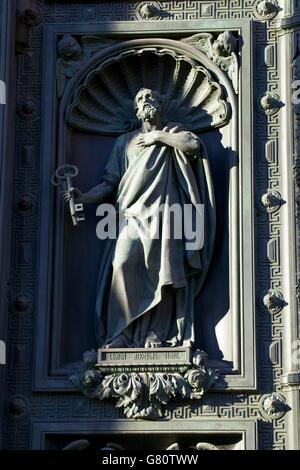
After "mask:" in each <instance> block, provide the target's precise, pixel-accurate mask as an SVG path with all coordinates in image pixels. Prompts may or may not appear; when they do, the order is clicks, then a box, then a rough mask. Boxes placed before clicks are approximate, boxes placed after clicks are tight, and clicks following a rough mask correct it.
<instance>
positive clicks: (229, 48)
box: [182, 31, 239, 93]
mask: <svg viewBox="0 0 300 470" xmlns="http://www.w3.org/2000/svg"><path fill="white" fill-rule="evenodd" d="M182 41H183V42H186V43H187V44H190V45H192V46H194V47H196V48H197V49H199V50H200V51H201V52H204V54H206V55H207V57H209V59H211V60H212V61H213V62H214V63H215V64H216V65H217V66H218V67H220V68H221V69H222V70H224V71H225V72H227V74H228V76H229V78H230V80H231V81H232V84H233V87H234V90H235V92H236V93H238V70H239V69H238V57H237V49H238V41H237V39H236V37H235V36H234V35H233V34H232V32H231V31H224V32H223V33H221V34H219V36H218V37H217V38H215V36H214V35H213V34H211V33H199V34H195V35H193V36H190V37H188V38H185V39H182Z"/></svg>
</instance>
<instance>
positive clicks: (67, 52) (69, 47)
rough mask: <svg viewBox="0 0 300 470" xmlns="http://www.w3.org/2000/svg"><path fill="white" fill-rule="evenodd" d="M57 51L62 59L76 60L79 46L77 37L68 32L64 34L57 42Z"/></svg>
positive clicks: (78, 54)
mask: <svg viewBox="0 0 300 470" xmlns="http://www.w3.org/2000/svg"><path fill="white" fill-rule="evenodd" d="M58 53H59V55H60V57H63V58H64V59H67V60H70V59H73V60H76V59H78V58H79V57H80V54H81V46H80V44H79V42H78V41H77V39H75V38H74V37H73V36H71V35H70V34H65V35H64V37H63V38H62V39H61V40H60V41H59V43H58Z"/></svg>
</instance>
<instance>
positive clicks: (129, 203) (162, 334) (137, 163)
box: [96, 123, 215, 347]
mask: <svg viewBox="0 0 300 470" xmlns="http://www.w3.org/2000/svg"><path fill="white" fill-rule="evenodd" d="M163 130H164V131H165V132H171V133H175V132H186V131H185V130H184V129H183V127H182V126H181V125H179V124H176V123H169V124H168V125H167V126H166V127H165V128H164V129H163ZM138 133H139V132H138V131H133V132H130V133H128V134H125V135H123V136H121V137H119V138H118V139H117V142H116V144H115V146H114V149H113V151H112V153H111V156H110V158H109V161H108V163H107V166H106V168H105V172H104V176H103V191H104V192H106V193H107V192H111V193H114V194H115V195H116V209H117V211H118V213H119V215H120V214H121V215H122V217H123V218H124V220H125V221H126V223H125V225H124V224H123V226H121V229H120V231H119V232H118V236H117V239H116V240H107V242H106V243H107V244H106V247H105V251H104V255H103V258H102V263H101V267H100V273H99V280H98V287H97V301H96V319H97V325H96V332H97V338H98V343H99V346H100V347H101V346H105V345H107V344H108V343H110V342H111V341H112V340H113V339H115V338H117V337H119V336H121V337H122V339H123V341H124V345H126V346H127V347H144V345H145V340H146V338H147V337H148V336H149V335H151V334H155V335H157V336H158V337H159V338H160V340H161V342H162V344H163V345H164V346H182V345H191V344H192V343H193V342H194V339H195V333H194V301H195V297H196V295H197V294H198V292H199V290H200V288H201V286H202V284H203V281H204V278H205V276H206V272H207V269H208V265H209V262H210V259H211V254H212V249H213V243H214V233H215V208H214V196H213V186H212V181H211V175H210V169H209V163H208V160H207V154H206V150H205V147H204V145H203V143H202V142H201V141H200V143H201V149H200V152H199V154H198V155H192V156H191V155H187V154H186V153H184V152H182V151H180V150H178V149H175V148H173V147H170V146H166V145H164V144H161V143H158V144H154V145H151V146H148V147H140V146H138V145H136V144H135V138H136V137H137V135H138ZM192 135H193V136H194V137H195V138H198V137H196V136H195V135H194V134H192ZM173 204H180V206H181V207H182V208H183V207H184V204H190V205H191V207H192V208H193V211H192V212H193V217H194V218H195V211H196V210H198V209H197V208H198V207H199V206H198V205H199V204H204V219H203V222H204V245H203V246H199V247H198V248H197V249H190V248H189V247H188V245H187V244H186V242H187V241H189V240H187V239H186V237H185V234H184V231H182V232H183V236H182V237H181V238H180V237H179V238H178V235H177V237H175V236H174V233H172V220H174V219H172V215H171V211H170V210H168V208H169V207H170V206H172V205H173ZM159 206H160V207H163V209H162V210H161V212H160V217H159V236H158V237H155V238H151V237H147V236H144V232H143V228H144V227H146V226H147V222H149V220H152V218H153V217H155V216H157V208H158V207H159ZM128 229H130V234H131V236H130V237H123V236H121V235H122V232H123V230H128Z"/></svg>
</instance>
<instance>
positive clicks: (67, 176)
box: [52, 164, 85, 225]
mask: <svg viewBox="0 0 300 470" xmlns="http://www.w3.org/2000/svg"><path fill="white" fill-rule="evenodd" d="M77 175H78V168H77V167H76V166H75V165H69V164H66V165H62V166H60V167H59V168H57V170H56V171H55V173H54V175H53V176H52V184H53V185H54V186H60V185H62V186H63V191H64V192H65V193H66V194H69V195H70V200H69V210H70V214H71V218H72V222H73V225H78V223H79V222H82V221H84V220H85V217H84V213H83V204H81V203H80V204H76V203H75V198H74V196H73V194H72V191H71V189H72V187H73V186H72V178H74V177H75V176H77Z"/></svg>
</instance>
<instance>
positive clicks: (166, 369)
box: [70, 347, 219, 419]
mask: <svg viewBox="0 0 300 470" xmlns="http://www.w3.org/2000/svg"><path fill="white" fill-rule="evenodd" d="M207 359H208V357H207V354H206V353H205V352H204V351H199V350H197V351H194V352H190V349H189V348H184V347H182V348H155V349H143V348H137V349H129V348H128V349H99V350H98V353H97V352H96V351H95V350H92V351H87V352H86V353H84V355H83V364H82V367H81V369H80V370H79V371H78V372H76V373H75V374H73V375H72V376H71V377H70V380H71V381H72V383H73V384H75V385H76V386H77V387H78V388H80V390H81V391H82V393H83V394H84V395H86V396H87V397H89V398H98V399H99V400H104V399H108V398H115V399H117V400H118V401H117V403H116V406H117V407H119V408H122V409H123V411H124V414H125V416H126V417H127V418H135V419H137V418H144V419H145V418H148V419H157V418H161V417H163V415H164V406H165V405H167V404H168V403H169V401H170V400H171V399H172V398H174V397H181V398H185V399H198V400H199V399H201V398H202V396H203V395H204V393H205V392H207V390H209V389H210V388H211V387H212V385H213V384H214V383H215V382H216V381H217V379H218V377H219V371H218V370H217V369H211V368H209V367H208V366H207Z"/></svg>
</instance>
